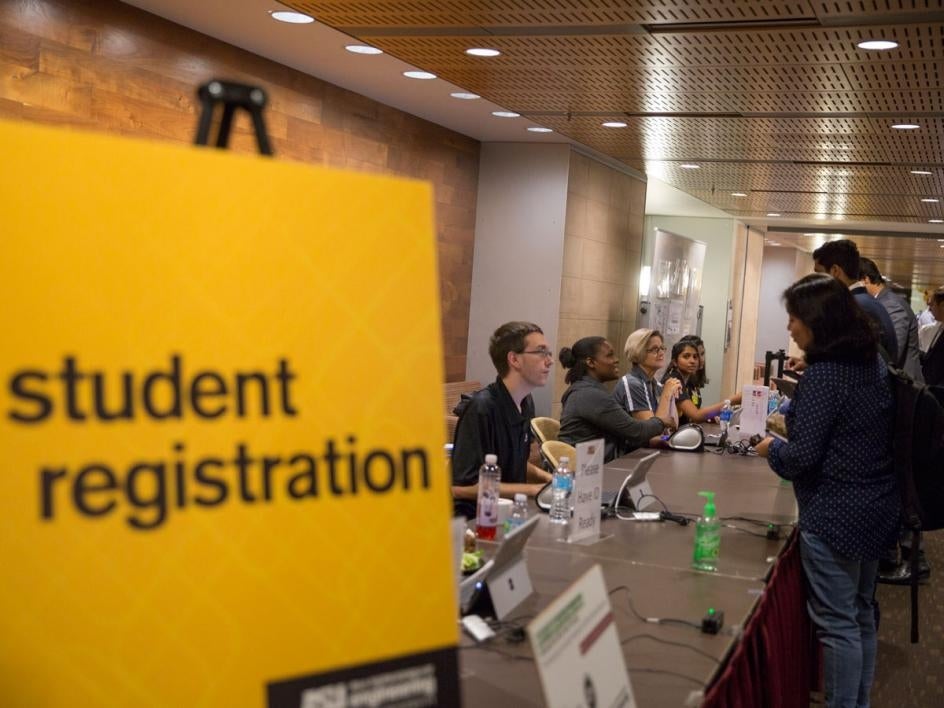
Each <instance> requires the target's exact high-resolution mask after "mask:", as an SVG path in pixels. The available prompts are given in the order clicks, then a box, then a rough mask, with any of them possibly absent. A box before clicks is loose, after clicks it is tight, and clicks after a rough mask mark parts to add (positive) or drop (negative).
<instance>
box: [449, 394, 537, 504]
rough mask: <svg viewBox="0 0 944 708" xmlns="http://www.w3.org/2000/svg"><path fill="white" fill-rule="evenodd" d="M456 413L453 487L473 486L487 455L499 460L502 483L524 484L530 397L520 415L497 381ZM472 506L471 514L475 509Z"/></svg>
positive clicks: (527, 450) (531, 411)
mask: <svg viewBox="0 0 944 708" xmlns="http://www.w3.org/2000/svg"><path fill="white" fill-rule="evenodd" d="M460 409H461V410H460ZM456 412H457V413H458V415H459V416H460V417H459V423H458V424H457V425H456V437H455V440H454V447H453V451H452V483H453V484H454V485H455V486H457V487H468V486H471V485H473V484H476V483H477V482H478V481H479V467H481V466H482V463H483V462H484V461H485V456H486V455H488V454H490V453H493V454H495V455H497V456H498V466H499V467H501V471H502V474H501V481H502V482H508V483H512V484H523V483H524V482H526V481H527V476H528V457H529V456H530V454H531V438H532V433H531V419H532V418H533V417H534V401H533V400H532V398H531V396H530V394H529V395H527V396H525V398H524V400H523V401H521V411H520V412H519V411H518V407H517V406H516V405H515V402H514V400H513V399H512V398H511V394H510V393H508V389H507V388H505V384H504V383H503V382H502V380H501V378H497V379H495V381H494V382H493V383H490V384H489V385H488V386H486V387H485V388H483V389H482V390H481V391H476V392H475V393H474V394H472V396H471V398H467V399H463V401H462V402H461V403H460V404H459V406H457V408H456ZM458 506H459V505H458V504H457V508H458ZM471 506H472V512H473V514H474V506H475V505H474V504H471ZM466 511H467V510H466Z"/></svg>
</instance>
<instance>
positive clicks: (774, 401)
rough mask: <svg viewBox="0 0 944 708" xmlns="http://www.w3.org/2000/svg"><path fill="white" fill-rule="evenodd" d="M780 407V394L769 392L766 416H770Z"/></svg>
mask: <svg viewBox="0 0 944 708" xmlns="http://www.w3.org/2000/svg"><path fill="white" fill-rule="evenodd" d="M779 406H780V394H779V393H777V392H776V391H771V392H770V396H769V397H768V398H767V415H770V414H771V413H773V412H774V411H776V410H777V408H778V407H779Z"/></svg>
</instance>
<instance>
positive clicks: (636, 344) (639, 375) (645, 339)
mask: <svg viewBox="0 0 944 708" xmlns="http://www.w3.org/2000/svg"><path fill="white" fill-rule="evenodd" d="M623 351H624V353H625V354H626V358H627V359H629V365H630V367H631V368H630V371H629V373H628V374H626V375H625V376H623V377H622V378H621V379H620V380H619V381H618V382H617V384H616V388H615V389H613V396H614V397H615V398H616V400H617V401H619V404H620V405H621V406H622V407H623V408H624V409H625V410H626V411H627V412H628V413H629V414H630V415H632V416H633V418H635V419H636V420H649V418H652V417H653V416H655V417H656V418H661V419H662V420H677V418H678V415H677V413H676V410H675V403H674V401H673V399H676V398H677V400H679V401H680V400H682V399H683V398H684V399H685V400H688V394H687V393H685V391H684V390H682V386H681V382H680V381H679V380H678V379H675V378H673V379H669V380H668V381H669V382H675V383H674V384H673V385H671V386H669V385H663V383H662V382H661V381H659V379H657V378H656V372H657V371H658V370H659V369H661V368H662V367H663V366H665V345H664V344H663V343H662V334H661V333H660V332H659V331H658V330H655V329H637V330H636V331H635V332H633V333H632V334H631V335H629V337H627V338H626V346H625V347H624V348H623ZM667 383H668V382H667Z"/></svg>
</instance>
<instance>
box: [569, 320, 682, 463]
mask: <svg viewBox="0 0 944 708" xmlns="http://www.w3.org/2000/svg"><path fill="white" fill-rule="evenodd" d="M559 360H560V363H561V365H562V366H563V367H564V368H565V369H567V376H566V378H565V381H566V382H567V383H568V384H570V387H569V388H568V389H567V390H566V391H565V392H564V395H563V396H562V397H561V403H562V404H563V410H562V411H561V428H560V433H559V438H560V440H561V441H563V442H565V443H567V444H569V445H576V444H577V443H579V442H584V441H586V440H595V439H597V438H603V439H604V442H605V446H604V447H605V449H604V454H603V457H604V461H606V462H609V461H610V460H613V459H615V458H617V457H619V456H620V455H625V454H626V453H628V452H632V451H633V450H635V449H636V448H639V447H642V446H643V445H645V444H646V443H648V442H649V440H650V439H652V438H654V437H657V436H659V435H661V434H662V431H663V429H665V428H668V427H672V425H673V423H672V421H671V418H670V415H669V414H670V411H671V405H672V396H673V394H674V392H675V391H677V390H678V388H679V386H680V384H679V382H678V381H677V380H674V379H673V380H672V381H670V382H669V383H668V384H666V386H665V388H664V389H663V393H662V398H661V399H660V406H659V407H657V411H656V414H655V415H651V416H649V419H648V420H645V421H641V420H636V419H635V418H633V417H632V416H631V415H630V414H629V413H628V412H627V411H626V410H625V409H624V408H623V407H622V406H620V404H619V403H617V402H616V399H614V398H613V396H612V395H610V392H609V391H607V390H606V387H605V386H604V384H605V383H607V382H609V381H616V379H618V378H619V357H618V356H617V355H616V351H615V350H614V349H613V345H612V344H610V343H609V342H608V341H606V339H605V338H604V337H584V338H583V339H578V340H577V341H576V342H575V343H574V345H573V346H572V347H569V348H568V347H564V348H563V349H561V351H560V355H559Z"/></svg>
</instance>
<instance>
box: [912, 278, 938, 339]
mask: <svg viewBox="0 0 944 708" xmlns="http://www.w3.org/2000/svg"><path fill="white" fill-rule="evenodd" d="M934 290H935V289H934V288H925V289H924V304H925V305H927V307H926V308H925V309H923V310H921V312H919V313H918V315H917V317H918V328H919V329H920V328H921V327H924V326H925V325H933V324H937V320H935V319H934V313H933V312H931V296H932V295H933V294H934Z"/></svg>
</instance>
